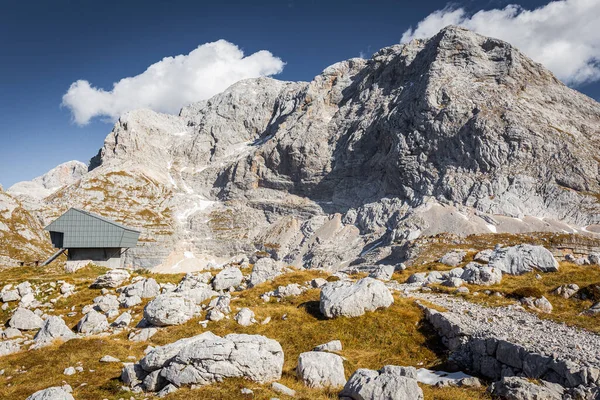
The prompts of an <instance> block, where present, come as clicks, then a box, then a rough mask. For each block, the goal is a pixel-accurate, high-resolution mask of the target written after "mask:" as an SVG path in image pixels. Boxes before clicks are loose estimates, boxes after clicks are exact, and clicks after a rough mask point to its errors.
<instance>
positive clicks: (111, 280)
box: [90, 269, 130, 289]
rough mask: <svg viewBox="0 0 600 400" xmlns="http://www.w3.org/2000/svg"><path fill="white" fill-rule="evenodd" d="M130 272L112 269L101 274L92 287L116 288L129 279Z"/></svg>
mask: <svg viewBox="0 0 600 400" xmlns="http://www.w3.org/2000/svg"><path fill="white" fill-rule="evenodd" d="M129 277H130V274H129V272H127V271H126V270H124V269H112V270H110V271H108V272H107V273H106V274H104V275H100V276H99V277H98V278H97V279H96V280H95V281H94V282H93V283H92V285H91V286H90V287H91V288H92V289H102V288H116V287H119V286H121V285H122V284H123V282H125V281H127V280H129Z"/></svg>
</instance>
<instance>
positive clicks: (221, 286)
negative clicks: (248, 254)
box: [212, 267, 244, 290]
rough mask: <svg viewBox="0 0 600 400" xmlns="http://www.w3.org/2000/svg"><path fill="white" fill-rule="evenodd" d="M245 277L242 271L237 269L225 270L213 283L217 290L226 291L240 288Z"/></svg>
mask: <svg viewBox="0 0 600 400" xmlns="http://www.w3.org/2000/svg"><path fill="white" fill-rule="evenodd" d="M242 279H244V275H242V271H240V269H239V268H236V267H229V268H225V269H224V270H222V271H221V272H219V273H218V274H217V275H216V276H215V279H214V280H213V282H212V285H213V288H214V289H215V290H226V289H229V288H231V287H238V286H239V285H240V284H241V283H242Z"/></svg>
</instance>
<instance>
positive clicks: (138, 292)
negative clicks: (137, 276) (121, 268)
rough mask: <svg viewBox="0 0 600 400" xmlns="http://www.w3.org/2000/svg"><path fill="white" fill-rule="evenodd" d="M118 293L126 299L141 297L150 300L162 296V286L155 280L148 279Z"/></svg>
mask: <svg viewBox="0 0 600 400" xmlns="http://www.w3.org/2000/svg"><path fill="white" fill-rule="evenodd" d="M117 291H118V292H121V293H122V294H123V295H124V296H125V297H132V296H139V297H140V298H141V299H149V298H152V297H156V296H158V295H159V294H160V285H159V284H158V283H157V282H156V280H155V279H154V278H147V279H141V280H139V281H137V282H135V283H132V284H131V285H127V286H124V287H122V288H119V289H118V290H117Z"/></svg>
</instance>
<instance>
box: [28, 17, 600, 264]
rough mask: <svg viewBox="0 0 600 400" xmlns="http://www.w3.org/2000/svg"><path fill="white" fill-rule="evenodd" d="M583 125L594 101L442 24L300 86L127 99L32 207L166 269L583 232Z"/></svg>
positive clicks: (596, 177) (598, 140) (589, 146)
mask: <svg viewBox="0 0 600 400" xmlns="http://www.w3.org/2000/svg"><path fill="white" fill-rule="evenodd" d="M599 132H600V104H598V103H596V102H595V101H593V100H592V99H589V98H588V97H586V96H584V95H582V94H580V93H578V92H576V91H574V90H572V89H570V88H568V87H566V86H565V85H563V84H562V83H560V82H559V81H558V80H557V79H556V78H555V77H554V76H553V75H552V74H551V73H550V72H549V71H547V70H546V69H544V68H543V67H542V66H541V65H539V64H537V63H535V62H533V61H531V60H530V59H528V58H527V57H525V56H524V55H522V54H521V53H520V52H518V50H516V49H515V48H514V47H513V46H511V45H510V44H508V43H506V42H503V41H500V40H497V39H492V38H487V37H484V36H481V35H478V34H475V33H473V32H470V31H468V30H466V29H463V28H459V27H454V26H451V27H447V28H445V29H443V30H442V31H440V33H438V34H437V35H435V36H434V37H432V38H430V39H428V40H415V41H412V42H410V43H408V44H401V45H394V46H390V47H387V48H384V49H381V50H380V51H379V52H377V53H375V54H374V55H373V57H372V58H371V59H370V60H364V59H350V60H347V61H342V62H339V63H336V64H334V65H332V66H330V67H328V68H326V69H325V70H324V71H323V73H321V74H320V75H318V76H317V77H315V79H314V80H313V81H311V82H283V81H277V80H274V79H271V78H257V79H250V80H244V81H240V82H238V83H236V84H234V85H233V86H231V87H230V88H229V89H227V90H226V91H225V92H223V93H221V94H218V95H216V96H214V97H213V98H211V99H209V100H206V101H202V102H199V103H194V104H192V105H190V106H188V107H184V108H183V109H182V110H181V112H180V114H179V115H178V116H173V115H166V114H159V113H154V112H152V111H148V110H138V111H133V112H130V113H127V114H126V115H124V116H123V117H121V119H120V120H119V121H118V122H117V123H116V124H115V126H114V128H113V130H112V132H111V133H110V134H109V135H108V136H107V138H106V140H105V143H104V146H103V147H102V149H101V150H100V151H99V153H98V156H96V157H95V158H94V159H93V161H92V162H91V163H90V172H89V173H87V174H85V175H83V176H82V177H81V179H80V180H78V181H76V182H73V183H71V184H70V185H67V186H65V187H63V188H62V189H59V190H58V191H57V192H55V193H53V194H51V195H50V196H49V197H47V198H46V199H44V200H42V203H43V204H42V208H43V210H41V211H39V214H40V215H41V218H42V219H43V220H45V221H48V220H50V219H51V218H54V217H56V216H57V215H58V214H59V213H60V212H62V211H64V209H66V208H67V207H68V206H77V207H80V208H84V209H89V210H91V211H94V212H99V213H101V214H103V215H106V216H108V217H112V218H115V219H117V220H118V221H119V222H124V223H128V224H131V225H133V226H135V227H139V228H142V229H143V232H144V233H143V234H142V245H141V246H140V248H138V249H135V250H134V251H131V252H128V255H127V257H128V258H127V259H126V261H125V262H126V263H128V264H129V265H136V266H143V267H150V268H157V269H159V270H168V271H173V270H180V269H181V270H190V269H199V268H201V267H206V266H207V265H209V264H211V263H212V264H219V263H222V262H225V261H226V260H227V259H228V258H230V257H234V256H236V255H238V254H252V253H254V252H255V251H257V250H260V251H267V252H268V253H270V254H271V256H272V257H274V258H276V259H281V260H283V261H285V262H287V263H289V264H292V265H297V266H305V267H319V268H327V269H331V270H336V269H339V268H344V267H348V266H349V265H350V264H351V263H355V262H356V260H359V259H360V258H361V257H362V256H361V255H364V253H365V251H367V250H368V249H370V248H373V249H374V248H387V249H388V250H387V253H386V251H381V255H382V256H381V257H385V256H386V254H387V255H389V252H390V251H391V250H389V249H390V248H391V247H394V246H396V245H399V244H401V243H403V242H405V241H407V240H414V239H416V238H418V237H420V236H428V235H435V234H438V233H442V232H448V233H453V234H460V235H468V234H484V233H490V232H491V233H495V232H508V233H522V232H538V231H542V232H544V231H553V232H563V231H564V232H572V233H583V234H589V235H596V233H600V204H599V203H598V197H597V195H596V194H597V193H600V160H599V159H598V158H597V156H596V155H595V153H594V151H593V149H594V148H599V147H600V133H599ZM595 232H596V233H595ZM366 249H367V250H366ZM380 250H381V249H380ZM367 253H368V251H367ZM190 254H191V255H192V256H190ZM378 257H379V256H378ZM370 261H374V262H377V261H378V260H377V258H375V259H373V260H370Z"/></svg>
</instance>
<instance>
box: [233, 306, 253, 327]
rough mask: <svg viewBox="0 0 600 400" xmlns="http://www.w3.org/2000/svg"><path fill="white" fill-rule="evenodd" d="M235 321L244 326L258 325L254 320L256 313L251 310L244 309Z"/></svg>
mask: <svg viewBox="0 0 600 400" xmlns="http://www.w3.org/2000/svg"><path fill="white" fill-rule="evenodd" d="M233 319H235V321H236V322H237V323H238V324H240V325H242V326H250V325H252V324H254V323H256V320H255V319H254V312H253V311H252V310H251V309H249V308H246V307H244V308H242V309H241V310H240V311H239V312H238V313H237V314H236V315H235V317H233Z"/></svg>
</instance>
